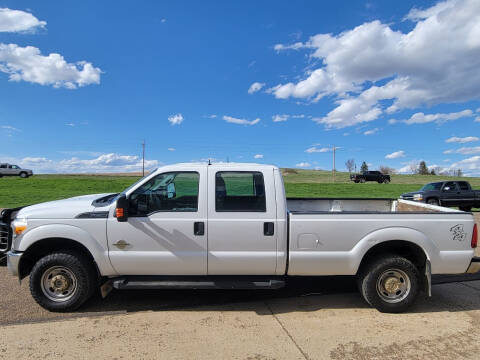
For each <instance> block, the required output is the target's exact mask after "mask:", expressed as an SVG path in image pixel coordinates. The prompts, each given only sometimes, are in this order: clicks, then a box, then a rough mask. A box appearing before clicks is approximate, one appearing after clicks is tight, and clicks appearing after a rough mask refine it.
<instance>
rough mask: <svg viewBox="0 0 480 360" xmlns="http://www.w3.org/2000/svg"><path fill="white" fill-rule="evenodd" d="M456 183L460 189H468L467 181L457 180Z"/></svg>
mask: <svg viewBox="0 0 480 360" xmlns="http://www.w3.org/2000/svg"><path fill="white" fill-rule="evenodd" d="M458 185H459V186H460V190H470V188H469V186H468V183H467V182H465V181H459V182H458Z"/></svg>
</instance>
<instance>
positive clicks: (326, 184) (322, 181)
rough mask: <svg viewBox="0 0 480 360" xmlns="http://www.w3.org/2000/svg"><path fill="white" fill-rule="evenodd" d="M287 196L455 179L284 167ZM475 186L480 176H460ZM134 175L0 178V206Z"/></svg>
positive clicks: (391, 194) (390, 191)
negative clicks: (382, 177)
mask: <svg viewBox="0 0 480 360" xmlns="http://www.w3.org/2000/svg"><path fill="white" fill-rule="evenodd" d="M283 173H284V181H285V187H286V191H287V196H288V197H358V198H362V197H363V198H365V197H369V198H382V197H386V198H397V197H398V196H399V195H400V194H402V193H404V192H408V191H414V190H417V189H419V188H420V187H421V186H422V185H423V184H426V183H429V182H433V181H441V180H454V179H456V178H453V177H441V176H430V175H427V176H422V175H393V176H392V182H391V183H390V184H388V185H386V184H377V183H366V184H354V183H352V182H351V181H349V174H348V173H337V174H336V182H335V183H333V182H332V174H331V172H327V171H314V170H297V169H283ZM461 179H462V180H467V181H469V182H470V183H471V184H472V186H473V187H474V188H480V178H467V177H463V178H461ZM137 180H138V177H137V176H103V175H35V176H33V177H31V178H28V179H20V178H7V177H4V178H0V208H7V207H16V206H22V205H28V204H35V203H39V202H42V201H49V200H57V199H64V198H68V197H71V196H76V195H84V194H94V193H110V192H120V191H122V190H124V189H125V188H126V187H128V186H129V185H131V184H132V183H133V182H135V181H137Z"/></svg>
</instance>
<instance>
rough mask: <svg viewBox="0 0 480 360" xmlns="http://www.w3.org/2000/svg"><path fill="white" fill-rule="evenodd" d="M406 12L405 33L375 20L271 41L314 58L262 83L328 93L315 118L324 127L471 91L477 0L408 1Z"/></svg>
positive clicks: (476, 90)
mask: <svg viewBox="0 0 480 360" xmlns="http://www.w3.org/2000/svg"><path fill="white" fill-rule="evenodd" d="M407 18H408V20H411V21H414V26H413V28H412V30H411V31H409V32H405V33H404V32H402V31H400V30H395V29H392V28H391V27H390V25H388V24H385V23H382V22H380V21H378V20H375V21H371V22H367V23H364V24H362V25H360V26H357V27H355V28H353V29H349V30H346V31H343V32H341V33H340V34H338V35H332V34H318V35H315V36H312V37H310V39H309V40H308V41H307V42H305V43H301V42H299V43H298V42H297V43H295V44H293V45H282V44H277V45H276V46H275V50H277V51H283V50H288V49H294V50H301V49H305V50H307V51H309V52H310V57H311V58H314V59H319V60H320V61H321V62H319V63H321V64H322V65H321V66H320V67H319V68H317V69H314V70H313V71H311V70H310V69H309V70H307V72H306V73H305V76H304V79H302V80H301V81H298V82H288V83H283V84H279V85H277V86H274V87H272V88H270V89H269V90H268V91H269V92H271V93H272V94H273V95H274V96H275V97H277V98H282V99H286V98H290V97H294V98H303V99H312V100H313V101H316V100H319V99H321V98H322V97H325V96H332V97H334V98H335V99H336V100H335V103H336V107H335V108H334V109H333V110H332V111H330V112H329V113H328V114H326V115H324V116H321V117H317V118H316V121H317V122H318V123H320V124H324V125H325V126H326V127H327V128H343V127H347V126H352V125H356V124H359V123H364V122H369V121H373V120H376V119H378V118H379V117H381V116H382V115H384V114H391V113H393V112H396V111H399V110H403V109H415V108H418V107H420V106H423V105H428V106H433V105H436V104H440V103H460V102H465V101H469V100H477V99H479V98H480V72H479V71H477V69H478V68H479V67H480V56H479V52H478V49H479V48H480V27H479V26H478V24H479V23H480V1H477V0H449V1H444V2H442V3H439V4H437V5H435V6H432V7H430V8H428V9H424V10H418V9H414V10H412V11H411V12H410V13H409V14H408V15H407ZM418 118H421V116H420V115H418ZM426 119H427V120H428V119H429V118H428V117H426ZM437 120H440V121H441V120H442V119H437ZM437 120H432V121H437ZM446 120H448V119H446Z"/></svg>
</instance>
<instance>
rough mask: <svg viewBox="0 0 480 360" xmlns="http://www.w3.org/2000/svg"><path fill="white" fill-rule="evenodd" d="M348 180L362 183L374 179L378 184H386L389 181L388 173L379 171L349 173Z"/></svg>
mask: <svg viewBox="0 0 480 360" xmlns="http://www.w3.org/2000/svg"><path fill="white" fill-rule="evenodd" d="M350 180H352V181H353V182H355V183H356V184H357V183H364V182H366V181H376V182H378V183H379V184H381V183H384V184H388V183H389V182H390V175H385V174H382V173H381V172H380V171H365V172H363V173H361V174H351V175H350Z"/></svg>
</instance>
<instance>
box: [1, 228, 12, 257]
mask: <svg viewBox="0 0 480 360" xmlns="http://www.w3.org/2000/svg"><path fill="white" fill-rule="evenodd" d="M9 242H10V241H9V228H8V226H7V225H3V224H1V225H0V252H5V251H7V250H8V247H9Z"/></svg>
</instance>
